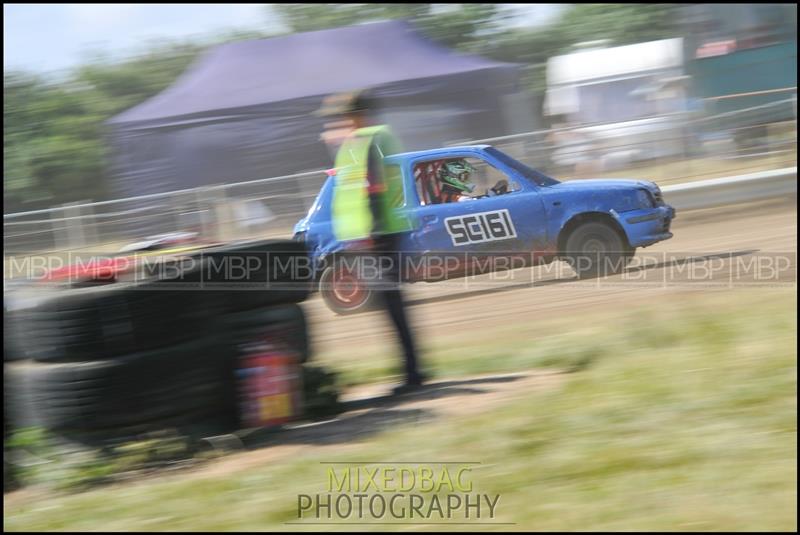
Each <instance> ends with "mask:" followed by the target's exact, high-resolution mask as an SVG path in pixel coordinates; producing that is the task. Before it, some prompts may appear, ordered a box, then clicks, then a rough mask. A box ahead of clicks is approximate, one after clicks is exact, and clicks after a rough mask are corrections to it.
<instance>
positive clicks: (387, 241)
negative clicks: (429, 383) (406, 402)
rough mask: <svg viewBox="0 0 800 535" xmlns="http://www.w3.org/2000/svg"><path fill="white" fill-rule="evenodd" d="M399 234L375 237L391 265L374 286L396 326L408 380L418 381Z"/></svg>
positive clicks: (380, 249)
mask: <svg viewBox="0 0 800 535" xmlns="http://www.w3.org/2000/svg"><path fill="white" fill-rule="evenodd" d="M400 237H401V235H400V234H389V235H384V236H379V237H375V238H374V244H375V250H374V252H375V253H376V254H377V255H378V256H379V257H382V258H381V259H382V260H383V262H385V263H390V265H391V266H392V267H391V268H389V269H386V270H384V271H383V273H382V274H381V279H382V280H381V284H379V285H378V286H377V287H376V288H375V291H376V293H377V294H378V300H379V302H380V303H381V304H382V305H383V306H384V307H385V309H386V312H388V313H389V317H390V318H391V319H392V323H394V326H395V329H397V335H398V337H399V338H400V344H401V345H402V347H403V355H404V357H405V371H406V382H408V383H418V382H419V381H420V380H421V377H420V373H419V370H418V369H417V351H416V347H415V344H414V337H413V335H412V334H411V326H410V325H409V323H408V317H407V315H406V310H405V303H404V300H403V293H402V290H401V289H400V281H401V280H402V276H401V273H402V269H401V264H400V262H401V261H402V260H403V258H402V255H400V253H399V252H398V246H399V242H400Z"/></svg>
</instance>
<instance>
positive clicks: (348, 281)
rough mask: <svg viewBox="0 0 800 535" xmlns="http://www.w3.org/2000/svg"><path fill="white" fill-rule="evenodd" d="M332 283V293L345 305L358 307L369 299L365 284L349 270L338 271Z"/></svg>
mask: <svg viewBox="0 0 800 535" xmlns="http://www.w3.org/2000/svg"><path fill="white" fill-rule="evenodd" d="M332 283H333V284H332V288H331V293H332V294H333V297H334V298H335V299H336V300H337V301H339V302H340V303H341V304H343V305H346V306H348V307H354V306H358V305H360V304H361V303H362V302H364V300H365V299H366V298H367V290H366V288H364V284H363V283H362V282H361V281H360V280H359V279H358V277H356V276H355V275H353V273H351V272H350V271H348V270H345V269H340V270H339V271H337V272H336V273H335V274H334V276H333V281H332Z"/></svg>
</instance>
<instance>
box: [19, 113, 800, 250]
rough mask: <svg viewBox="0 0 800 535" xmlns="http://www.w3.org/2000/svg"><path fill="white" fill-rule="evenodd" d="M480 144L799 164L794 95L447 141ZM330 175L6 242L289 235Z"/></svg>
mask: <svg viewBox="0 0 800 535" xmlns="http://www.w3.org/2000/svg"><path fill="white" fill-rule="evenodd" d="M787 117H788V118H789V119H787ZM473 143H475V144H477V143H486V144H491V145H494V146H496V147H497V148H499V149H500V150H503V151H505V152H507V153H508V154H509V155H511V156H513V157H515V158H517V159H519V160H520V161H522V162H523V163H526V164H528V165H530V166H532V167H535V168H537V169H540V170H542V171H544V172H546V173H549V174H552V175H553V176H555V177H557V178H559V179H580V178H588V177H609V176H617V177H620V176H622V177H632V178H644V179H648V180H653V181H655V182H658V183H659V184H664V185H668V184H674V183H679V182H687V181H691V180H696V179H702V178H712V177H718V176H731V175H739V174H743V173H747V172H752V171H760V170H764V169H777V168H782V167H790V166H796V165H797V120H796V99H795V98H792V99H787V100H783V101H780V102H775V103H771V104H768V105H764V106H758V107H755V108H750V109H747V110H742V111H737V112H731V113H726V114H721V115H716V116H712V117H702V116H694V115H691V114H672V115H664V116H659V117H650V118H646V119H642V120H639V121H632V122H628V123H622V124H617V125H582V126H580V127H559V128H553V129H550V130H543V131H537V132H528V133H524V134H517V135H510V136H504V137H499V138H493V139H484V140H458V141H453V142H452V143H449V145H456V144H473ZM326 177H327V176H326V174H325V173H324V171H322V170H320V171H314V172H307V173H300V174H294V175H288V176H281V177H273V178H265V179H262V180H253V181H249V182H239V183H234V184H220V185H216V186H210V187H202V188H196V189H189V190H181V191H172V192H166V193H159V194H153V195H144V196H140V197H131V198H127V199H118V200H113V201H104V202H96V203H85V204H77V203H72V204H65V205H63V206H59V207H55V208H51V209H47V210H36V211H31V212H23V213H15V214H7V215H4V216H3V241H4V246H3V250H4V254H5V255H13V254H17V253H33V252H61V251H96V252H113V251H116V250H118V249H119V248H120V247H121V246H123V245H124V244H126V243H128V242H131V241H136V240H139V239H141V238H142V237H143V236H148V235H154V234H160V233H167V232H174V231H194V232H198V233H199V234H200V235H201V236H202V237H203V238H204V239H206V240H212V241H227V240H235V239H244V238H254V237H273V236H283V237H289V236H290V235H291V234H290V233H291V226H292V225H293V224H294V223H295V222H296V221H297V220H298V219H299V218H301V217H302V216H303V214H304V213H305V212H307V210H308V208H309V207H310V205H311V203H312V202H313V200H314V197H315V196H316V194H317V192H318V191H319V189H320V187H321V185H322V184H323V182H324V180H325V179H326Z"/></svg>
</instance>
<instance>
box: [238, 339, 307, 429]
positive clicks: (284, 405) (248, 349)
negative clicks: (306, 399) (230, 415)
mask: <svg viewBox="0 0 800 535" xmlns="http://www.w3.org/2000/svg"><path fill="white" fill-rule="evenodd" d="M240 349H243V350H244V354H243V355H242V356H241V357H240V360H239V362H240V365H239V369H238V373H237V375H238V377H239V399H240V411H241V412H240V415H241V421H242V424H243V425H244V427H247V428H251V427H273V426H277V425H281V424H284V423H286V422H289V421H291V420H294V419H295V418H297V417H298V416H299V415H300V414H301V413H302V388H301V380H300V377H301V373H300V365H299V364H298V359H297V356H296V355H295V354H294V353H293V352H291V351H289V350H286V349H284V348H283V347H282V346H281V345H280V344H279V343H276V341H275V340H272V339H270V338H269V337H265V338H264V339H262V340H261V341H257V342H255V343H249V344H244V345H243V346H242V347H241V348H240Z"/></svg>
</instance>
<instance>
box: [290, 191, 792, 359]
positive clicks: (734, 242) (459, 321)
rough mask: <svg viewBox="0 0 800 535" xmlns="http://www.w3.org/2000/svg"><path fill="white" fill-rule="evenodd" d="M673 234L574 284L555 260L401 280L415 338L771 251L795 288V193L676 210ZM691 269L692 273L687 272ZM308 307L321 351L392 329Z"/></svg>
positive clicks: (630, 298)
mask: <svg viewBox="0 0 800 535" xmlns="http://www.w3.org/2000/svg"><path fill="white" fill-rule="evenodd" d="M672 231H673V233H674V237H673V238H672V239H671V240H668V241H665V242H662V243H658V244H656V245H654V246H652V247H648V248H646V249H640V250H639V251H638V252H637V257H639V258H640V260H639V262H642V263H643V264H638V265H637V264H633V266H632V268H629V272H628V273H626V274H625V275H619V276H615V277H610V278H606V279H602V280H594V281H582V282H577V281H575V280H574V279H572V272H571V271H570V270H569V268H567V267H565V265H564V264H563V263H561V262H557V263H554V264H551V265H550V266H549V267H545V268H542V267H537V268H532V269H531V268H523V269H518V270H515V271H513V272H507V273H506V274H505V275H503V276H502V278H501V277H498V276H495V279H494V280H492V276H491V275H484V276H480V277H474V278H470V279H458V280H454V281H447V282H441V283H435V284H426V283H418V284H413V285H409V286H407V293H406V295H407V298H408V299H409V300H410V301H411V304H412V306H411V308H410V311H409V313H410V315H411V317H412V321H413V323H414V325H415V326H416V328H417V330H418V332H419V334H420V336H421V337H434V336H437V334H438V333H440V332H442V331H447V333H448V334H450V335H452V334H454V333H458V332H464V333H469V332H475V330H476V329H480V330H485V329H490V328H491V327H492V325H493V324H508V323H509V322H525V321H536V319H537V318H540V317H542V316H543V315H549V314H564V313H568V312H570V311H572V310H576V309H588V308H594V309H595V310H602V308H601V307H616V306H627V305H630V304H631V303H632V302H634V303H635V302H637V301H638V302H641V301H643V300H648V299H654V298H656V297H658V296H659V295H664V292H667V293H672V294H674V293H676V292H681V293H686V292H693V291H698V290H701V291H702V290H704V289H712V288H717V289H719V288H726V287H730V282H731V281H730V271H729V269H728V266H730V265H731V264H732V263H733V264H736V263H739V265H740V266H743V265H748V262H751V261H753V260H754V259H757V258H759V257H763V256H765V255H774V254H776V253H781V254H785V253H790V255H789V258H790V262H791V267H790V268H789V269H785V270H783V271H782V272H781V274H780V278H779V280H780V282H781V283H783V284H784V286H785V287H787V288H788V287H791V283H792V282H794V283H795V284H794V288H796V281H797V279H796V258H795V254H796V252H797V201H796V197H792V198H790V199H785V200H781V201H769V202H761V203H751V204H743V205H737V206H730V207H723V208H718V209H708V210H695V211H690V212H684V213H679V214H678V217H677V218H676V219H675V221H674V223H673V227H672ZM728 255H729V257H728ZM680 260H683V261H684V262H681V261H680ZM686 260H689V262H686ZM767 262H768V260H767ZM652 264H657V265H655V266H652ZM750 265H751V266H752V265H753V264H750ZM766 265H768V264H766ZM648 266H650V267H648ZM706 268H708V269H707V270H706ZM689 269H693V270H694V271H692V272H691V274H690V272H689V271H688V270H689ZM704 270H705V271H704ZM768 274H769V273H767V272H764V275H768ZM706 275H708V278H706ZM665 280H666V281H667V284H666V285H665V284H664V281H665ZM752 280H753V279H750V281H751V282H752ZM743 282H744V281H743ZM750 285H751V286H752V284H750ZM304 306H305V309H306V311H307V313H308V316H309V321H310V324H311V327H312V329H313V340H314V344H315V347H316V348H317V350H318V352H320V353H325V352H326V351H327V350H329V349H331V348H339V349H342V348H346V347H358V346H361V345H363V344H369V343H373V342H375V341H378V340H381V339H385V337H386V336H388V335H391V334H392V331H391V329H390V325H389V324H388V322H387V320H386V319H385V318H384V316H383V314H382V313H381V312H371V313H365V314H359V315H355V316H337V315H335V314H334V313H333V312H331V311H329V310H328V309H327V308H326V307H325V305H324V304H323V303H322V301H321V300H320V298H319V297H316V296H315V297H313V298H312V299H310V300H309V301H308V302H306V303H305V304H304Z"/></svg>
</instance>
